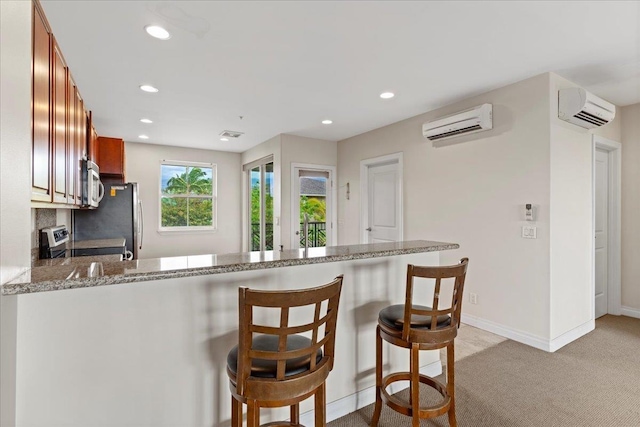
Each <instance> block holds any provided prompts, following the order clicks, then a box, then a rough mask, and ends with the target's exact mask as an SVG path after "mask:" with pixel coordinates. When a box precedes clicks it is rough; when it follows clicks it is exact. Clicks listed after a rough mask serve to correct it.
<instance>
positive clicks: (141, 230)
mask: <svg viewBox="0 0 640 427" xmlns="http://www.w3.org/2000/svg"><path fill="white" fill-rule="evenodd" d="M138 224H139V230H138V234H139V235H140V249H142V239H143V238H144V216H143V213H142V200H139V201H138Z"/></svg>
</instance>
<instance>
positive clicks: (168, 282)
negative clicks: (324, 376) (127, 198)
mask: <svg viewBox="0 0 640 427" xmlns="http://www.w3.org/2000/svg"><path fill="white" fill-rule="evenodd" d="M457 248H458V245H457V244H453V243H441V242H431V241H423V240H418V241H405V242H393V243H376V244H367V245H351V246H336V247H328V248H310V249H308V251H307V252H305V250H304V249H300V250H290V251H283V252H277V251H273V252H271V251H269V252H249V253H239V254H225V255H197V256H188V257H172V258H159V259H147V260H134V261H122V262H117V261H115V262H113V261H112V262H103V263H101V268H100V269H96V268H95V267H96V263H95V259H91V260H88V261H87V262H86V263H84V264H83V263H82V262H81V261H78V260H77V259H76V260H74V262H73V263H70V264H69V265H55V266H48V267H35V268H32V269H31V270H30V271H28V272H27V273H25V274H24V275H23V276H21V277H19V278H17V279H16V280H14V281H12V282H10V283H8V284H6V285H4V286H3V287H2V293H3V295H15V298H19V301H18V306H19V310H18V331H19V335H20V337H21V340H20V343H19V346H18V355H17V356H18V360H20V363H18V375H19V376H20V378H21V382H20V384H21V390H20V393H22V394H24V396H26V397H28V399H20V400H19V401H22V402H25V403H26V402H38V411H28V410H24V411H19V412H20V413H22V414H24V418H25V419H23V420H21V424H24V425H37V426H40V425H65V426H70V427H75V426H78V427H79V426H86V425H95V424H96V422H97V421H96V420H98V419H99V420H101V421H100V422H101V423H102V424H104V425H114V426H116V425H140V426H151V425H153V426H167V427H169V426H177V425H180V426H189V427H191V426H194V427H196V426H198V427H200V426H202V427H204V426H221V425H227V424H228V422H229V419H230V406H231V403H230V402H231V401H230V395H229V390H228V381H227V376H226V355H227V352H228V350H229V349H230V348H231V347H233V345H235V343H236V341H237V334H238V333H237V321H238V320H237V319H238V312H237V301H238V291H237V289H238V287H239V286H247V287H252V288H260V289H283V288H285V289H286V288H291V289H293V288H305V287H313V286H317V285H320V284H324V283H327V282H329V281H330V280H332V279H333V278H334V277H335V276H337V275H339V274H343V275H344V285H343V289H342V297H341V302H340V309H339V310H340V311H339V315H338V329H337V334H338V335H337V349H336V364H335V368H334V370H333V372H332V373H331V375H330V376H329V379H328V382H327V403H328V407H327V416H328V420H329V419H333V418H335V417H337V416H341V415H343V414H344V413H348V412H351V411H354V410H356V409H357V408H358V407H361V406H363V405H366V404H368V403H371V401H372V399H373V389H372V387H373V385H374V383H375V379H374V368H375V339H374V337H375V328H376V322H377V314H378V311H379V310H380V308H382V307H384V306H386V305H389V304H391V303H400V302H402V301H403V299H404V286H405V275H406V267H407V264H408V263H413V264H419V265H438V264H439V263H440V256H439V251H443V250H453V249H457ZM97 271H99V272H100V273H99V274H96V272H97ZM106 285H113V286H106ZM58 290H67V291H66V292H50V291H58ZM385 351H387V350H385ZM388 351H389V353H390V355H391V357H385V359H386V360H389V361H390V368H393V369H406V366H407V365H408V355H407V354H405V353H404V352H402V351H401V350H400V349H388ZM396 353H397V354H396ZM423 357H424V359H423V358H421V366H423V369H425V370H426V371H425V372H428V373H430V374H437V373H438V372H440V370H441V367H440V361H439V354H438V353H437V352H425V354H424V356H423ZM305 404H306V405H305ZM311 409H312V402H310V401H309V402H304V403H303V405H302V406H301V412H303V413H304V412H306V411H309V410H311ZM263 412H264V417H265V418H264V419H263V422H266V420H271V419H273V418H277V417H283V413H282V412H278V411H277V410H276V411H263ZM284 417H286V414H284ZM302 421H303V423H304V422H305V418H304V417H303V420H302Z"/></svg>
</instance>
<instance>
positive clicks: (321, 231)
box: [251, 222, 327, 251]
mask: <svg viewBox="0 0 640 427" xmlns="http://www.w3.org/2000/svg"><path fill="white" fill-rule="evenodd" d="M264 229H265V230H264V231H265V250H267V251H271V250H273V224H271V223H267V224H265V227H264ZM304 243H305V242H304V236H303V235H302V223H300V247H301V248H303V247H304ZM326 245H327V223H326V222H310V223H309V247H310V248H318V247H323V246H326ZM251 250H252V251H259V250H260V223H257V222H256V223H252V224H251Z"/></svg>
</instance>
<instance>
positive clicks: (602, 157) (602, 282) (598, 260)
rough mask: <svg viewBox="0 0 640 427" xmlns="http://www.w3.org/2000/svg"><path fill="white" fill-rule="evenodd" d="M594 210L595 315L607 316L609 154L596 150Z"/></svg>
mask: <svg viewBox="0 0 640 427" xmlns="http://www.w3.org/2000/svg"><path fill="white" fill-rule="evenodd" d="M595 171H596V177H595V180H596V185H595V187H596V208H595V289H596V295H595V315H596V318H598V317H600V316H604V315H605V314H607V304H608V299H607V298H608V295H607V288H608V277H609V271H608V258H609V244H608V241H609V238H608V233H607V231H608V229H609V218H608V213H609V153H608V152H606V151H603V150H600V149H598V150H596V167H595Z"/></svg>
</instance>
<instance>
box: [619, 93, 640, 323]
mask: <svg viewBox="0 0 640 427" xmlns="http://www.w3.org/2000/svg"><path fill="white" fill-rule="evenodd" d="M620 116H621V117H622V131H621V133H622V307H623V310H624V314H627V315H633V316H635V317H640V262H638V259H640V222H639V221H638V212H640V104H634V105H629V106H627V107H624V108H621V109H620Z"/></svg>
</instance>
